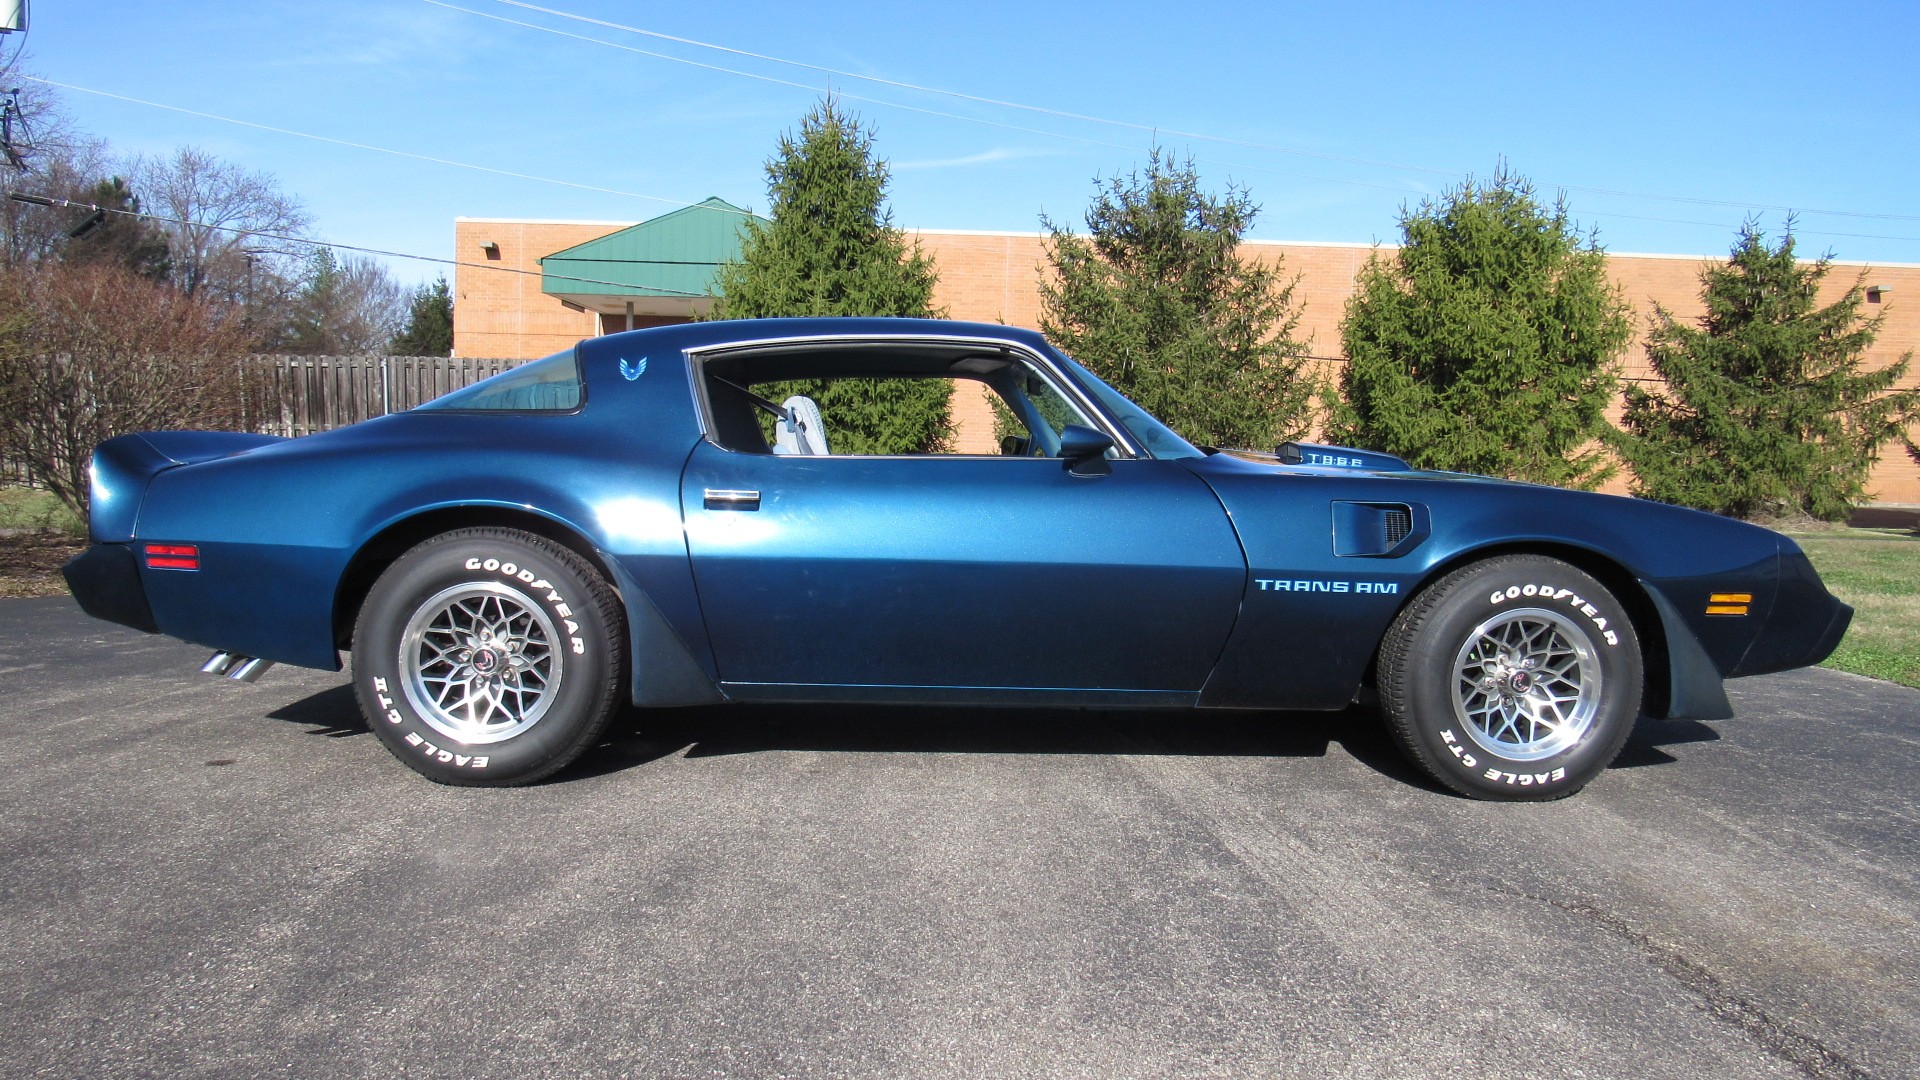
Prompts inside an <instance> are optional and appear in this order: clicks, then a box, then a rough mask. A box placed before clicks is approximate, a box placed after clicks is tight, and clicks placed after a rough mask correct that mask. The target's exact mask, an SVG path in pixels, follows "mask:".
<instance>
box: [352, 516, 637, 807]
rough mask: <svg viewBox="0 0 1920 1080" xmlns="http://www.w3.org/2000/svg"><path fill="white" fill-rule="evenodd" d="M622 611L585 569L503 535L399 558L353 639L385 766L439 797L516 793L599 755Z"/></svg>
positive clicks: (544, 543) (475, 532)
mask: <svg viewBox="0 0 1920 1080" xmlns="http://www.w3.org/2000/svg"><path fill="white" fill-rule="evenodd" d="M624 648H625V646H624V642H623V639H622V636H621V628H620V619H619V607H618V604H617V602H616V600H615V599H614V596H613V593H612V591H611V590H610V589H609V588H608V587H607V585H606V583H605V582H604V581H602V580H601V579H600V576H599V575H598V574H596V573H595V572H594V570H593V568H592V567H591V566H589V565H588V564H587V563H586V562H585V561H584V560H582V559H581V558H580V557H579V556H578V555H575V554H574V553H573V552H571V551H568V550H567V549H565V548H563V547H561V546H559V545H557V544H555V543H553V542H552V541H549V540H546V539H544V538H542V537H538V536H534V535H532V534H530V533H524V532H519V531H517V530H512V529H497V528H484V529H463V530H460V531H458V532H451V533H447V534H445V535H442V536H437V537H435V538H433V539H432V540H428V541H426V542H425V543H423V544H421V545H420V546H418V547H416V548H414V549H413V550H411V551H409V552H407V553H406V554H405V555H403V556H401V557H400V559H399V560H397V561H396V562H395V563H394V564H393V565H392V566H391V567H389V568H388V569H387V571H386V572H385V573H384V574H382V575H381V576H380V579H379V580H378V581H377V582H375V583H374V586H373V590H372V592H370V593H369V594H368V596H367V601H366V604H365V605H363V606H362V608H361V611H360V618H359V620H358V622H357V623H356V624H355V627H354V638H353V666H354V689H355V692H356V693H357V694H358V696H359V699H360V707H361V709H362V711H364V712H365V713H366V715H367V720H368V723H370V724H371V725H372V726H373V729H374V731H375V733H377V734H378V735H379V736H380V739H381V741H382V742H384V743H385V744H386V746H387V748H388V749H389V750H391V751H393V753H394V756H396V757H398V758H399V759H400V760H401V761H404V762H406V763H407V764H408V765H409V766H411V767H412V768H413V769H414V770H415V771H417V772H419V773H420V774H421V775H423V776H425V777H427V778H428V779H430V780H434V781H437V782H439V783H443V784H464V785H505V784H526V783H532V782H533V781H536V780H539V779H541V778H543V777H545V776H548V775H550V774H552V773H553V772H555V771H557V770H559V769H561V768H564V767H565V766H566V765H567V764H568V763H569V762H571V761H573V760H574V759H575V758H577V757H578V756H580V754H581V753H582V752H583V751H585V750H586V749H588V748H589V747H591V746H593V745H594V744H595V743H596V742H598V741H599V739H600V736H601V735H602V734H603V733H604V732H605V730H606V726H607V722H608V720H609V719H610V718H611V717H612V715H613V712H614V710H615V709H616V708H617V706H618V703H619V691H620V685H621V681H622V674H623V667H624V665H623V663H622V657H623V656H624Z"/></svg>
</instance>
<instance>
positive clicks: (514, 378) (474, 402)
mask: <svg viewBox="0 0 1920 1080" xmlns="http://www.w3.org/2000/svg"><path fill="white" fill-rule="evenodd" d="M579 407H580V365H579V363H578V362H577V361H576V360H575V359H574V355H573V350H572V349H568V350H567V351H566V352H560V353H554V354H553V355H552V356H548V357H544V358H542V359H539V360H534V361H532V362H530V363H525V364H521V365H520V366H519V367H517V368H513V369H511V370H508V371H503V372H501V373H500V374H498V375H495V376H493V377H492V378H489V379H482V380H480V381H479V382H477V383H474V384H473V385H472V386H467V387H462V388H461V389H459V390H455V391H453V392H452V393H449V394H443V395H441V396H440V397H437V398H434V399H433V400H432V401H429V402H427V403H426V404H424V405H421V406H420V408H422V409H461V410H474V411H480V412H571V411H572V410H574V409H577V408H579Z"/></svg>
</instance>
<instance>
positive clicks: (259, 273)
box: [132, 146, 311, 303]
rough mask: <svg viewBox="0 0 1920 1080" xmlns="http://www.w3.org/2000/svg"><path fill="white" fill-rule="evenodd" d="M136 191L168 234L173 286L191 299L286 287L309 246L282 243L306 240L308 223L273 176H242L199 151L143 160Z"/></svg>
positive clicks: (236, 297) (255, 294)
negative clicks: (277, 283)
mask: <svg viewBox="0 0 1920 1080" xmlns="http://www.w3.org/2000/svg"><path fill="white" fill-rule="evenodd" d="M132 172H133V177H134V187H135V189H136V190H138V191H139V192H140V197H141V199H142V200H143V201H144V202H145V204H146V206H147V208H148V209H149V210H151V211H152V212H154V213H156V214H159V215H161V216H163V217H166V218H171V219H173V220H172V221H163V222H157V223H156V224H158V225H159V226H160V227H161V228H162V229H163V230H165V231H166V233H167V235H168V240H169V244H168V248H169V252H170V254H171V255H172V257H173V271H174V283H175V284H177V285H178V286H179V287H180V289H181V290H182V291H183V292H186V293H187V294H189V295H192V296H198V295H201V294H203V293H204V294H207V295H208V296H209V298H213V299H222V300H231V301H234V302H236V303H245V302H247V301H249V300H253V301H256V302H257V301H259V300H260V299H261V298H262V297H263V296H267V295H271V294H272V289H273V285H274V284H275V282H274V281H273V280H271V279H277V280H278V281H288V280H291V279H292V278H293V277H294V276H295V274H296V272H297V270H298V268H299V266H300V265H301V263H302V262H304V261H305V259H306V257H307V252H308V251H309V250H311V248H310V246H309V245H307V244H304V243H300V242H298V241H291V240H287V239H283V238H284V237H302V236H305V235H306V233H307V231H308V228H309V226H310V224H311V222H310V220H309V219H308V217H307V213H306V211H305V210H304V209H302V208H301V206H300V203H299V200H297V199H295V198H293V197H292V196H290V195H288V194H286V193H285V192H283V191H281V190H280V185H279V183H278V182H277V181H275V180H274V178H273V177H271V176H269V175H267V174H266V173H261V172H248V171H247V170H245V169H243V168H241V167H240V166H238V165H235V164H233V163H231V162H227V161H222V160H220V159H219V158H216V157H214V156H213V155H212V154H209V153H207V152H206V151H205V150H201V149H199V148H198V147H192V146H187V147H182V148H180V149H179V150H177V151H175V152H174V154H173V156H172V157H169V158H142V159H141V160H139V161H138V162H137V163H136V164H135V166H134V168H133V170H132Z"/></svg>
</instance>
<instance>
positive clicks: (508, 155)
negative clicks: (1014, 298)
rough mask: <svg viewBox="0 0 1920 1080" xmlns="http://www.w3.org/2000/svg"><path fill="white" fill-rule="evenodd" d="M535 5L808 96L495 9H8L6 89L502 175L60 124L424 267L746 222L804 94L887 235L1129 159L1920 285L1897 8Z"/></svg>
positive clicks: (1321, 204) (1073, 194)
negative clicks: (604, 237) (1898, 267)
mask: <svg viewBox="0 0 1920 1080" xmlns="http://www.w3.org/2000/svg"><path fill="white" fill-rule="evenodd" d="M538 3H539V4H540V6H541V7H545V8H548V9H551V10H552V11H556V12H564V13H566V14H569V15H576V16H582V17H586V18H591V19H598V20H602V21H605V22H610V23H617V24H622V25H624V26H627V27H634V28H639V29H644V30H648V31H654V32H656V33H659V34H666V35H673V36H677V37H681V38H688V39H694V40H696V41H699V42H705V43H711V44H714V45H721V46H726V47H727V48H730V49H735V50H741V51H744V52H749V53H757V54H761V55H762V56H763V57H775V58H780V59H783V60H791V61H798V62H799V63H800V64H804V65H811V67H804V66H797V65H794V64H783V63H776V62H773V61H772V60H769V59H763V58H756V57H753V56H744V55H739V54H737V53H728V52H722V51H717V50H714V49H708V48H701V47H698V46H696V45H692V44H683V43H677V42H673V41H667V40H662V39H660V38H657V37H647V36H643V35H640V34H636V33H632V32H629V31H624V30H619V29H614V28H611V27H607V26H597V25H593V24H590V23H586V22H582V21H579V20H577V19H569V18H565V17H562V16H561V15H557V14H550V13H543V12H540V11H536V10H530V9H529V8H527V7H524V6H515V5H511V4H507V3H502V2H500V0H440V2H434V0H332V2H328V3H258V2H232V3H227V2H206V3H191V2H189V3H166V4H161V3H151V2H121V3H98V2H80V0H32V25H31V29H30V31H29V33H28V35H27V41H26V46H27V54H28V60H27V65H28V70H30V71H31V72H33V73H34V74H37V75H39V76H42V77H44V78H47V79H52V80H55V81H57V82H61V83H66V84H69V85H70V86H73V87H84V88H87V89H88V90H93V91H104V92H107V93H110V94H116V95H121V96H123V97H128V98H137V99H141V100H143V101H147V102H155V103H159V104H162V105H167V106H173V107H175V108H177V109H187V110H193V111H195V112H201V113H209V114H216V115H218V116H221V117H228V118H232V119H236V120H244V121H248V122H250V123H253V124H259V125H265V126H267V127H272V128H280V129H285V130H286V131H290V132H303V133H307V134H309V135H318V136H324V137H327V138H331V139H337V140H344V141H347V142H353V143H362V144H366V145H368V146H375V147H384V148H387V149H390V150H398V151H404V152H406V153H409V154H415V155H421V156H424V157H432V158H441V159H445V160H447V161H451V162H460V163H463V164H465V165H469V166H479V167H481V168H483V169H490V170H499V171H498V172H486V171H480V170H479V169H474V168H462V167H458V166H455V165H449V164H439V163H433V162H428V161H421V160H417V159H413V158H407V157H401V156H396V155H393V154H387V153H381V152H378V151H375V150H367V149H355V148H350V147H346V146H340V145H333V144H328V143H322V142H317V141H313V140H311V139H307V138H302V137H299V136H296V135H291V134H281V133H277V132H271V131H266V130H261V129H259V128H250V127H244V126H240V125H237V124H233V123H227V122H223V121H220V120H213V119H207V118H204V117H197V116H192V115H187V114H186V113H182V112H177V111H168V110H166V109H161V108H155V107H153V106H151V105H142V104H134V103H132V102H128V101H122V100H116V99H114V98H109V97H102V96H98V95H97V94H93V93H87V92H83V91H80V90H73V89H69V90H63V91H61V94H62V96H63V99H64V102H65V104H66V106H67V109H68V111H69V112H70V114H71V115H72V117H73V119H74V120H75V121H76V122H77V124H78V126H80V127H81V128H82V129H84V130H87V131H89V132H91V133H93V134H96V135H98V136H101V137H104V138H106V139H107V140H108V141H109V142H110V143H111V144H112V145H113V147H114V148H115V149H116V150H118V151H121V152H124V153H135V152H143V153H167V152H170V151H171V150H172V149H173V148H175V147H177V146H180V145H187V144H191V145H196V146H200V147H203V148H205V149H208V150H210V151H213V152H214V153H216V154H219V155H221V156H223V157H225V158H228V159H230V160H233V161H236V162H238V163H241V164H243V165H245V166H247V167H249V168H254V169H260V170H265V171H267V172H270V173H272V174H273V175H275V176H276V177H278V179H279V180H280V182H281V184H282V186H283V187H284V188H285V189H286V190H287V191H289V192H290V193H292V194H294V195H296V196H297V197H298V198H300V199H301V200H302V201H303V202H304V203H305V205H306V206H307V208H308V209H309V211H310V212H311V213H312V215H313V217H314V220H315V224H316V227H317V231H318V233H319V235H320V236H321V237H323V238H325V239H327V240H330V241H334V242H338V243H343V244H355V245H361V246H366V247H375V248H384V249H390V250H395V251H403V252H410V253H416V254H421V255H430V256H436V257H440V258H446V257H450V256H452V255H454V252H453V250H452V234H453V219H454V218H455V217H456V216H468V217H535V218H587V219H603V220H641V219H645V218H648V217H652V216H655V215H657V214H659V213H662V212H664V211H667V210H670V209H672V208H673V207H674V206H676V205H679V204H683V203H691V202H696V201H698V200H700V199H702V198H705V197H707V196H709V195H718V196H720V197H722V198H725V199H727V200H729V201H731V202H735V203H739V204H743V205H747V206H750V207H752V208H754V209H757V210H765V208H766V204H767V198H766V190H765V179H764V175H763V172H762V166H763V164H764V162H765V161H766V159H767V157H768V156H769V155H770V154H771V153H772V151H773V147H774V143H775V139H776V138H777V136H778V135H779V133H780V132H782V131H783V130H788V129H790V128H791V127H792V126H793V125H794V123H795V121H796V120H797V118H798V117H799V116H800V115H801V114H802V113H803V112H805V111H806V110H807V108H809V107H810V105H811V104H812V103H813V102H814V101H815V100H816V99H817V98H818V97H819V95H820V94H821V92H823V91H824V90H826V89H827V88H828V87H829V85H831V87H832V88H833V89H834V90H836V91H839V92H841V93H842V94H843V95H845V96H846V98H847V99H848V100H847V101H846V104H847V105H848V106H849V107H850V108H851V109H853V110H855V111H857V112H858V113H859V114H860V115H861V116H862V117H863V118H864V119H866V120H867V121H869V122H870V123H871V124H872V125H873V127H874V128H875V131H876V134H877V137H878V143H877V145H878V148H879V151H880V153H881V154H882V155H883V156H884V157H886V158H888V159H889V160H890V161H891V162H892V165H893V169H894V180H893V186H892V189H891V190H892V204H893V209H894V218H895V221H896V223H898V224H902V225H909V226H920V227H926V228H944V229H986V230H1022V231H1032V230H1036V229H1038V228H1039V216H1040V214H1041V213H1042V212H1045V213H1047V214H1049V215H1051V216H1052V217H1054V218H1055V219H1056V220H1061V221H1074V222H1076V223H1077V222H1078V221H1079V218H1080V215H1081V214H1082V212H1083V211H1084V209H1085V207H1086V204H1087V201H1088V199H1089V197H1090V196H1091V194H1092V192H1093V190H1094V179H1095V177H1096V176H1099V177H1107V176H1111V175H1113V174H1115V173H1116V172H1125V171H1129V170H1131V169H1133V168H1135V167H1136V166H1138V165H1139V164H1140V163H1141V162H1142V160H1143V159H1144V157H1145V152H1146V148H1147V147H1148V146H1149V145H1150V144H1152V143H1153V142H1154V140H1155V139H1156V137H1157V138H1158V140H1159V142H1160V143H1161V144H1162V145H1164V146H1167V147H1169V148H1171V149H1173V150H1175V151H1177V152H1180V153H1183V154H1191V155H1192V156H1193V157H1194V158H1195V159H1197V164H1198V167H1199V169H1200V172H1201V174H1202V177H1203V179H1204V181H1205V182H1206V184H1207V185H1208V186H1209V187H1210V188H1213V189H1216V190H1218V189H1220V188H1223V187H1224V186H1225V185H1226V184H1227V183H1229V182H1233V183H1237V184H1239V185H1242V186H1244V187H1246V188H1247V189H1248V190H1249V191H1250V193H1251V194H1252V196H1253V198H1254V200H1255V201H1256V202H1257V203H1259V204H1260V206H1261V208H1262V210H1261V214H1260V217H1259V220H1258V222H1257V223H1256V225H1255V229H1254V235H1256V236H1258V237H1261V238H1267V239H1285V240H1333V241H1357V242H1370V241H1375V240H1384V241H1392V240H1393V239H1394V238H1395V237H1396V236H1397V225H1396V222H1397V215H1398V213H1399V211H1400V208H1401V207H1402V205H1403V204H1406V203H1409V202H1417V201H1418V200H1419V199H1420V198H1422V197H1423V196H1424V195H1428V194H1431V193H1434V192H1438V191H1440V190H1442V189H1443V188H1445V187H1446V186H1448V185H1450V184H1453V183H1457V182H1458V181H1459V180H1460V179H1461V178H1463V177H1465V176H1466V175H1468V174H1469V173H1472V174H1478V175H1482V176H1484V175H1485V174H1487V173H1488V172H1490V171H1491V170H1492V169H1493V168H1494V167H1495V164H1496V163H1497V162H1498V161H1499V160H1500V159H1501V158H1503V157H1504V158H1505V159H1506V160H1507V161H1508V162H1509V163H1510V165H1511V166H1512V168H1513V169H1515V170H1516V171H1518V172H1520V173H1522V174H1524V175H1526V176H1529V177H1531V178H1532V179H1533V180H1534V181H1535V182H1536V183H1537V184H1538V185H1539V187H1540V188H1541V189H1542V190H1543V191H1544V192H1546V193H1548V194H1551V193H1553V192H1555V191H1557V190H1564V191H1565V193H1566V196H1567V199H1568V201H1569V203H1570V204H1571V207H1572V210H1573V212H1574V215H1575V217H1576V218H1577V219H1578V220H1579V221H1580V222H1582V223H1583V224H1587V225H1593V226H1597V227H1598V229H1599V234H1600V239H1601V242H1602V243H1603V244H1604V245H1606V246H1607V247H1608V248H1610V249H1612V250H1615V251H1636V252H1668V253H1675V254H1712V253H1724V252H1725V251H1726V249H1727V247H1728V246H1729V245H1730V243H1731V242H1732V240H1733V236H1734V232H1735V230H1736V228H1737V227H1738V225H1739V224H1740V222H1741V221H1742V219H1743V218H1745V217H1748V216H1750V215H1754V216H1758V218H1759V219H1760V221H1761V222H1762V224H1763V225H1765V226H1767V227H1769V228H1772V229H1777V228H1778V227H1779V226H1780V224H1781V223H1782V221H1783V220H1784V211H1783V210H1782V209H1780V208H1784V207H1796V208H1799V209H1800V219H1799V229H1800V236H1801V249H1802V251H1803V252H1809V253H1816V254H1817V253H1819V252H1821V251H1828V250H1830V251H1832V252H1833V253H1834V254H1835V255H1836V256H1837V257H1839V258H1841V259H1849V260H1867V261H1874V262H1907V263H1920V195H1917V194H1916V192H1920V186H1917V185H1916V183H1915V178H1916V176H1920V139H1917V138H1916V132H1917V130H1920V124H1917V123H1916V119H1917V117H1920V110H1916V107H1915V106H1916V98H1917V97H1920V90H1916V80H1915V79H1914V78H1913V77H1912V71H1913V64H1914V61H1913V58H1912V55H1911V52H1912V49H1913V46H1914V45H1915V43H1916V42H1920V5H1914V4H1911V3H1906V2H1904V0H1903V2H1895V3H1886V4H1854V5H1845V6H1842V5H1825V4H1809V3H1791V4H1773V3H1765V2H1757V3H1741V4H1734V3H1704V4H1687V3H1675V2H1667V3H1658V4H1638V3H1614V4H1588V5H1567V6H1565V7H1564V8H1562V7H1561V6H1559V5H1554V4H1551V3H1549V4H1541V3H1532V4H1475V5H1464V4H1462V5H1443V4H1414V3H1408V4H1396V3H1387V2H1381V3H1373V4H1349V3H1326V4H1319V3H1314V4H1303V3H1285V2H1276V3H1262V4H1256V3H1241V4H1234V3H1207V2H1204V0H1188V2H1184V3H1159V4H1134V3H1127V2H1110V3H1105V4H1099V5H1094V4H1073V3H1049V2H1043V0H1027V2H1001V0H974V2H971V3H965V4H962V3H943V4H912V3H900V2H898V0H896V2H892V3H868V2H848V3H838V4H806V5H800V4H779V3H736V4H706V5H690V4H674V5H667V4H654V3H638V2H631V0H538ZM449 5H451V6H449ZM457 8H464V9H468V10H466V11H463V10H457ZM469 12H479V13H482V14H479V15H476V14H471V13H469ZM484 16H492V18H488V17H484ZM500 20H513V21H514V22H516V23H525V24H530V25H527V26H522V25H513V24H511V23H508V22H503V21H500ZM533 27H546V28H548V29H547V30H541V29H535V28H533ZM551 31H561V32H562V33H564V34H569V35H576V36H574V37H567V36H562V34H561V33H553V32H551ZM582 38H591V39H595V41H598V42H611V43H613V45H616V46H622V47H623V48H615V47H610V46H608V45H604V44H596V43H595V41H587V40H581V39H582ZM4 44H5V45H6V46H7V47H8V48H9V50H10V49H11V47H12V46H13V45H15V44H17V42H16V41H14V40H9V41H7V42H5V43H4ZM631 50H644V51H646V52H651V53H658V54H663V55H664V56H671V57H677V58H679V60H680V61H692V62H694V63H685V62H676V61H675V60H669V59H663V58H660V57H656V56H648V55H642V54H641V53H639V52H635V51H631ZM694 64H706V65H713V67H720V68H730V69H733V70H734V71H736V72H741V73H745V74H733V73H728V72H723V71H718V70H713V68H712V67H708V68H703V67H699V66H694ZM820 69H830V70H831V71H837V72H841V73H844V74H829V72H828V71H823V70H820ZM749 76H759V77H760V78H753V77H749ZM854 76H871V77H874V78H878V79H884V80H891V81H893V82H895V83H904V84H911V87H924V88H933V89H939V90H947V91H953V92H957V93H959V94H965V95H973V96H974V97H979V98H993V99H999V100H1001V101H1005V102H1014V103H1018V104H1021V105H1026V106H1032V107H1033V109H1017V108H1011V107H1007V106H1004V105H993V104H987V103H984V102H980V101H971V100H967V99H965V98H961V97H954V96H947V95H942V94H936V93H929V92H926V91H925V90H921V89H913V88H911V87H909V86H897V85H887V84H885V83H880V82H873V81H869V80H867V79H863V78H858V77H854ZM787 83H793V84H799V85H786V84H787ZM855 99H870V100H855ZM1035 110H1052V112H1045V111H1035ZM1061 113H1072V114H1079V115H1080V116H1083V117H1097V118H1101V119H1105V120H1113V121H1120V122H1121V123H1118V124H1109V123H1096V122H1093V121H1091V120H1088V119H1075V118H1071V117H1068V116H1064V115H1058V114H1061ZM1176 133H1177V134H1176ZM1197 136H1211V137H1213V138H1200V137H1197ZM502 172H506V173H520V174H525V177H514V176H507V175H502V174H501V173H502ZM536 177H537V178H539V179H534V178H536ZM550 181H564V182H566V184H572V185H578V186H571V187H570V186H564V185H563V184H560V183H553V182H550ZM591 189H600V190H591ZM1651 196H1660V197H1658V198H1655V197H1651ZM462 254H463V257H464V256H465V255H466V254H470V253H462ZM390 265H391V266H392V267H393V269H394V270H395V272H396V273H397V274H398V275H399V276H401V277H402V278H403V279H405V280H409V281H417V280H422V279H427V278H431V277H432V276H433V275H434V274H436V273H438V272H439V269H438V268H436V267H433V266H431V265H428V264H423V263H407V262H403V261H391V262H390Z"/></svg>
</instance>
